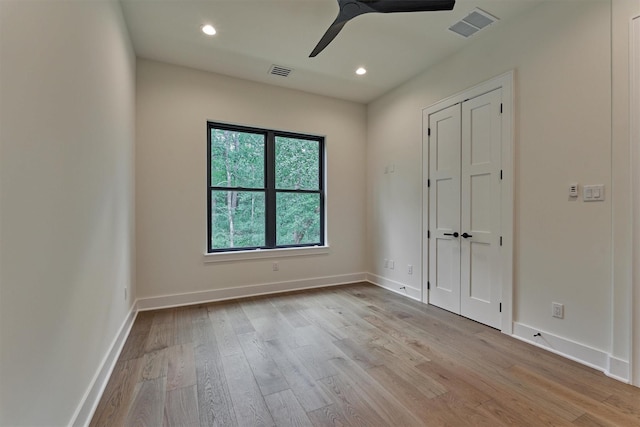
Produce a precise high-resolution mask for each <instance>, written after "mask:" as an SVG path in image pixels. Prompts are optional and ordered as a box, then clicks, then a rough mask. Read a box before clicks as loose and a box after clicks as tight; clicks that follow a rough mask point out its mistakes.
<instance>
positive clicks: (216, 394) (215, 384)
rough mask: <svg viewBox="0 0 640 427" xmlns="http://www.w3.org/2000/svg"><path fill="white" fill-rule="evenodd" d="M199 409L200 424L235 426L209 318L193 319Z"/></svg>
mask: <svg viewBox="0 0 640 427" xmlns="http://www.w3.org/2000/svg"><path fill="white" fill-rule="evenodd" d="M194 341H195V343H196V344H195V348H194V357H195V365H196V382H197V391H198V412H199V415H200V424H201V425H203V426H220V427H222V426H225V427H227V426H236V425H237V420H236V416H235V412H234V408H233V403H232V400H231V396H230V394H229V388H228V386H227V380H226V377H225V375H224V368H223V366H222V360H221V356H220V353H218V349H217V346H216V342H215V338H214V337H213V331H212V330H211V322H210V321H209V319H208V317H207V318H206V319H202V318H200V320H197V321H195V322H194Z"/></svg>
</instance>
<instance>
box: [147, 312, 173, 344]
mask: <svg viewBox="0 0 640 427" xmlns="http://www.w3.org/2000/svg"><path fill="white" fill-rule="evenodd" d="M156 316H157V315H156ZM155 319H156V317H154V322H153V324H152V325H151V329H150V330H149V337H148V338H147V342H146V344H145V347H144V351H145V353H151V352H153V351H157V350H162V349H165V348H167V347H170V346H172V345H174V344H175V338H176V333H175V332H176V325H175V323H174V322H175V318H174V317H160V319H162V320H163V321H162V322H159V323H156V321H155ZM168 319H171V321H170V320H168Z"/></svg>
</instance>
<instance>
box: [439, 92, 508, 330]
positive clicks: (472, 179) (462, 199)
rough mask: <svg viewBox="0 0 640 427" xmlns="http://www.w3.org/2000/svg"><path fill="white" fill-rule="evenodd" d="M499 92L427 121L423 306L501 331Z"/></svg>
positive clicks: (500, 117)
mask: <svg viewBox="0 0 640 427" xmlns="http://www.w3.org/2000/svg"><path fill="white" fill-rule="evenodd" d="M501 101H502V89H495V90H493V91H491V92H489V93H485V94H483V95H480V96H477V97H475V98H472V99H469V100H466V101H464V102H462V103H458V104H455V105H451V106H450V107H448V108H445V109H442V110H440V111H437V112H435V113H432V114H429V116H428V126H429V135H428V141H429V143H428V145H429V148H428V150H429V209H428V216H429V218H428V224H429V227H428V229H429V239H428V242H429V252H428V253H429V255H428V265H429V270H428V271H429V273H428V280H429V282H428V285H429V286H428V289H429V303H430V304H433V305H436V306H438V307H441V308H444V309H445V310H449V311H451V312H454V313H457V314H460V315H462V316H464V317H468V318H470V319H473V320H476V321H478V322H481V323H484V324H486V325H489V326H492V327H494V328H500V326H501V325H500V318H501V317H500V311H501V304H500V301H501V295H500V293H501V283H500V245H501V236H500V230H501V218H500V213H501V210H500V202H501V188H500V187H501V179H502V177H501V170H500V165H501V161H500V156H501V125H502V111H501V109H502V104H501Z"/></svg>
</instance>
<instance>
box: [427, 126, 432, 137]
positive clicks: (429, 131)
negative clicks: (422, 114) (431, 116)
mask: <svg viewBox="0 0 640 427" xmlns="http://www.w3.org/2000/svg"><path fill="white" fill-rule="evenodd" d="M427 136H431V128H427Z"/></svg>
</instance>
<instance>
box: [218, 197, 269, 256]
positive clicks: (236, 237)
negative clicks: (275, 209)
mask: <svg viewBox="0 0 640 427" xmlns="http://www.w3.org/2000/svg"><path fill="white" fill-rule="evenodd" d="M264 212H265V196H264V193H263V192H261V191H215V190H214V191H212V192H211V224H212V226H211V236H210V238H211V248H212V249H226V248H255V247H261V246H264V245H265V214H264Z"/></svg>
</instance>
